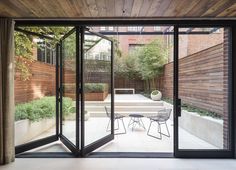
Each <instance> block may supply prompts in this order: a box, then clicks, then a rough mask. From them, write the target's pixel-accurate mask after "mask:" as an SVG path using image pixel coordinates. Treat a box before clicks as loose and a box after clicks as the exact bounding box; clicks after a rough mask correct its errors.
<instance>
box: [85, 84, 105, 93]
mask: <svg viewBox="0 0 236 170" xmlns="http://www.w3.org/2000/svg"><path fill="white" fill-rule="evenodd" d="M107 88H108V85H107V84H106V83H86V84H85V85H84V92H85V93H99V92H104V91H105V90H107Z"/></svg>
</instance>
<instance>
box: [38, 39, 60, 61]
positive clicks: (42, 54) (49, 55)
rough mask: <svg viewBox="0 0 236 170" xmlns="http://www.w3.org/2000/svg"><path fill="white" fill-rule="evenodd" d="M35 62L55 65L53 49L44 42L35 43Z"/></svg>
mask: <svg viewBox="0 0 236 170" xmlns="http://www.w3.org/2000/svg"><path fill="white" fill-rule="evenodd" d="M37 45H38V46H37V60H38V61H41V62H44V63H48V64H53V65H55V63H56V55H55V49H54V48H53V47H52V46H51V45H50V44H48V43H46V42H45V41H42V42H38V43H37Z"/></svg>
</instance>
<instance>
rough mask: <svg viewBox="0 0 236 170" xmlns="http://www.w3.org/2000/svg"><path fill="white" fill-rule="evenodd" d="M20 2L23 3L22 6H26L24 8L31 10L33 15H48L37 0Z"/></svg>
mask: <svg viewBox="0 0 236 170" xmlns="http://www.w3.org/2000/svg"><path fill="white" fill-rule="evenodd" d="M21 3H22V4H24V6H26V7H27V9H26V10H29V11H31V12H32V13H33V14H34V16H35V17H50V16H49V15H48V13H47V11H46V10H45V9H44V8H43V7H42V6H41V5H40V4H39V1H37V0H31V1H28V0H21Z"/></svg>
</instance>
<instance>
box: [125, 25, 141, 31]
mask: <svg viewBox="0 0 236 170" xmlns="http://www.w3.org/2000/svg"><path fill="white" fill-rule="evenodd" d="M143 30H144V27H138V26H135V27H128V31H135V32H137V31H143Z"/></svg>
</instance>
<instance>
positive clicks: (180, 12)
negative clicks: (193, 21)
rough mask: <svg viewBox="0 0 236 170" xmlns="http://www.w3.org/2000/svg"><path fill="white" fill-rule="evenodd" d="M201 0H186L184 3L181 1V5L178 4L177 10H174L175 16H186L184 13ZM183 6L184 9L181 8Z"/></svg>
mask: <svg viewBox="0 0 236 170" xmlns="http://www.w3.org/2000/svg"><path fill="white" fill-rule="evenodd" d="M200 1H201V0H192V1H190V2H189V0H187V2H186V3H184V4H183V3H182V4H181V5H178V7H177V10H176V15H175V16H176V17H177V16H181V17H184V16H186V14H187V13H188V12H189V11H191V10H192V8H193V7H194V6H196V5H197V4H198V3H199V2H200ZM183 8H184V10H182V9H183Z"/></svg>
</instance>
